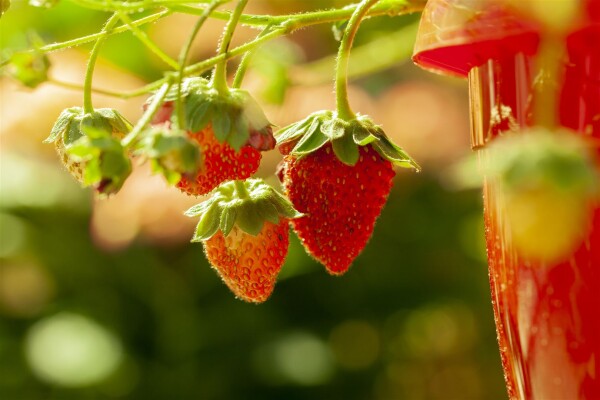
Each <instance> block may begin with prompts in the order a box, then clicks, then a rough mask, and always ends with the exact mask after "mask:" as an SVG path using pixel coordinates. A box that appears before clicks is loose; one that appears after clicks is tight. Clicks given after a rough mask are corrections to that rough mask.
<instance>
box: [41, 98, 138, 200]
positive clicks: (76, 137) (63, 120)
mask: <svg viewBox="0 0 600 400" xmlns="http://www.w3.org/2000/svg"><path fill="white" fill-rule="evenodd" d="M131 127H132V126H131V124H130V123H129V122H128V121H127V120H126V119H125V118H124V117H123V116H122V115H121V114H120V113H119V112H118V111H116V110H113V109H109V108H103V109H97V110H94V112H92V113H85V112H84V110H83V109H82V108H80V107H72V108H68V109H66V110H64V111H63V112H62V113H61V114H60V116H59V117H58V120H57V121H56V123H55V124H54V126H53V128H52V131H51V132H50V136H48V138H47V139H46V140H44V143H55V145H56V147H57V150H59V153H61V154H64V157H65V160H64V161H69V162H74V163H79V164H80V165H81V166H82V167H83V176H81V177H76V178H78V179H81V183H82V184H83V185H85V186H93V187H94V189H95V190H96V191H97V192H98V193H100V194H106V195H108V194H113V193H116V192H118V191H119V189H120V188H121V186H123V183H124V182H125V180H126V179H127V177H128V176H129V174H130V173H131V161H130V160H129V157H128V154H127V151H126V149H125V147H124V146H123V145H122V144H121V141H120V140H121V139H122V138H123V137H124V136H125V135H126V134H127V133H128V132H129V131H130V130H131Z"/></svg>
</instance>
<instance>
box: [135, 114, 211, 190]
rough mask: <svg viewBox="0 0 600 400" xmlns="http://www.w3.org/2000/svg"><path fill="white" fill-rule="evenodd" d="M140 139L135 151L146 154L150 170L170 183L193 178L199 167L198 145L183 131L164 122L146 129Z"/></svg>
mask: <svg viewBox="0 0 600 400" xmlns="http://www.w3.org/2000/svg"><path fill="white" fill-rule="evenodd" d="M143 138H144V139H143V140H142V141H141V142H140V143H139V145H138V149H137V151H136V153H138V154H141V155H143V156H145V157H147V158H148V159H149V160H150V166H151V168H152V172H154V173H160V174H162V175H163V176H164V177H165V179H166V180H167V182H168V183H169V184H171V185H175V184H176V183H177V182H179V181H180V180H181V178H182V176H187V177H193V176H194V175H195V174H196V173H197V171H198V169H199V168H200V165H201V162H202V157H201V153H200V148H199V147H198V145H197V144H196V143H195V142H193V141H192V140H190V138H189V137H188V136H187V135H186V134H185V132H184V131H181V130H175V129H172V128H170V127H168V126H167V125H166V124H163V125H158V126H153V127H151V128H150V129H148V131H147V132H145V133H144V135H143Z"/></svg>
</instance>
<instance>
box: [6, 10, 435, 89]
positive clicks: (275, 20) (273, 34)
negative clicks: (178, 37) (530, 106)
mask: <svg viewBox="0 0 600 400" xmlns="http://www.w3.org/2000/svg"><path fill="white" fill-rule="evenodd" d="M76 1H79V0H76ZM424 6H425V0H410V1H405V2H404V1H403V2H397V3H395V2H383V3H380V4H376V5H375V6H373V8H371V9H370V11H369V14H368V16H369V17H374V16H381V15H402V14H408V13H412V12H419V11H421V10H422V9H423V7H424ZM355 9H356V6H348V7H345V8H343V9H339V10H327V11H319V12H310V13H304V14H297V15H296V14H293V15H283V16H276V17H269V16H251V15H250V16H244V15H242V16H241V17H240V21H241V22H242V23H243V24H246V25H252V26H260V25H268V24H274V25H277V26H279V27H278V28H277V29H273V30H271V31H270V32H269V33H268V34H265V35H264V36H262V37H261V36H260V35H259V37H257V38H255V39H254V40H252V41H250V42H247V43H244V44H243V45H241V46H239V47H236V48H235V49H232V50H230V51H228V52H227V53H226V54H219V55H216V56H214V57H212V58H209V59H206V60H203V61H200V62H198V63H196V64H193V65H190V66H187V67H186V68H185V70H184V75H186V76H187V75H197V74H200V73H202V72H205V71H208V70H209V69H211V68H212V67H214V66H215V65H216V64H217V63H218V62H220V61H223V60H226V59H231V58H234V57H237V56H239V55H241V54H244V53H246V52H248V51H249V50H252V49H253V48H255V47H257V46H259V45H261V44H263V43H265V42H268V41H269V40H272V39H274V38H277V37H279V36H283V35H286V34H289V33H291V32H293V31H295V30H297V29H301V28H305V27H308V26H312V25H317V24H321V23H331V22H336V21H343V20H346V19H348V17H350V16H351V14H352V13H353V11H355ZM172 11H182V12H186V13H189V14H195V15H199V14H201V13H203V12H204V9H203V8H194V7H188V6H186V7H185V8H184V7H183V6H175V7H173V8H172V10H164V11H161V12H159V13H156V14H152V15H149V16H148V17H144V18H140V19H138V20H136V21H134V22H133V24H134V25H135V26H140V25H143V24H146V23H150V22H154V21H156V20H158V19H160V18H162V17H163V16H166V15H168V14H170V13H171V12H172ZM229 16H230V13H227V12H220V11H214V12H213V13H212V14H211V17H215V18H219V19H227V18H229ZM127 30H128V28H127V27H126V26H119V27H117V28H115V29H114V30H113V31H112V33H121V32H125V31H127ZM100 35H101V34H100V33H96V34H93V35H89V36H86V37H83V38H79V39H75V40H71V41H68V42H62V43H54V44H52V45H48V46H44V47H42V48H41V49H40V50H41V51H42V52H46V53H48V52H51V51H57V50H61V49H63V48H67V47H73V46H78V45H81V44H84V43H88V42H91V41H93V40H95V39H97V38H98V37H100ZM6 63H8V61H5V62H3V63H2V65H4V64H6ZM0 66H1V65H0ZM166 81H167V78H162V79H159V80H157V81H155V82H152V83H149V84H147V85H144V86H142V87H140V88H138V89H134V90H131V91H129V92H125V93H123V95H122V97H123V98H132V97H137V96H143V95H146V94H147V93H149V92H151V91H154V90H157V89H158V88H160V87H161V86H162V85H163V84H164V83H165V82H166Z"/></svg>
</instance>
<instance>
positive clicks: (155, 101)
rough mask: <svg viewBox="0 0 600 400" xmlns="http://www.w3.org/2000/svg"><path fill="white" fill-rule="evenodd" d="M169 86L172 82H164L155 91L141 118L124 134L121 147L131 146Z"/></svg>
mask: <svg viewBox="0 0 600 400" xmlns="http://www.w3.org/2000/svg"><path fill="white" fill-rule="evenodd" d="M171 86H172V83H170V82H169V83H166V84H164V85H163V87H162V88H160V90H159V91H158V92H156V94H155V95H154V98H153V99H152V103H150V106H148V108H147V109H146V111H145V112H144V115H142V118H140V119H139V121H138V122H137V124H135V126H134V127H133V129H132V130H131V132H129V133H128V134H127V136H125V137H124V138H123V140H122V141H121V144H122V145H123V147H129V146H131V144H132V143H133V142H134V140H135V139H136V138H137V137H138V136H139V135H140V133H141V132H142V131H143V129H144V128H145V127H146V125H148V124H149V123H150V121H152V117H154V114H156V111H157V110H158V108H159V107H160V106H161V105H162V104H163V102H164V99H165V97H166V96H167V93H169V89H171Z"/></svg>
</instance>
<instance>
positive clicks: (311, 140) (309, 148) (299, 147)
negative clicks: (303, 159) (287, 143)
mask: <svg viewBox="0 0 600 400" xmlns="http://www.w3.org/2000/svg"><path fill="white" fill-rule="evenodd" d="M328 141H329V138H328V137H327V136H325V135H324V134H323V132H322V130H321V129H315V130H314V131H313V132H312V134H308V133H307V134H305V135H304V136H303V137H302V139H300V140H299V141H298V143H297V144H296V146H295V147H294V149H293V150H292V154H308V153H312V152H313V151H315V150H318V149H319V148H321V147H322V146H323V145H324V144H325V143H327V142H328Z"/></svg>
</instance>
